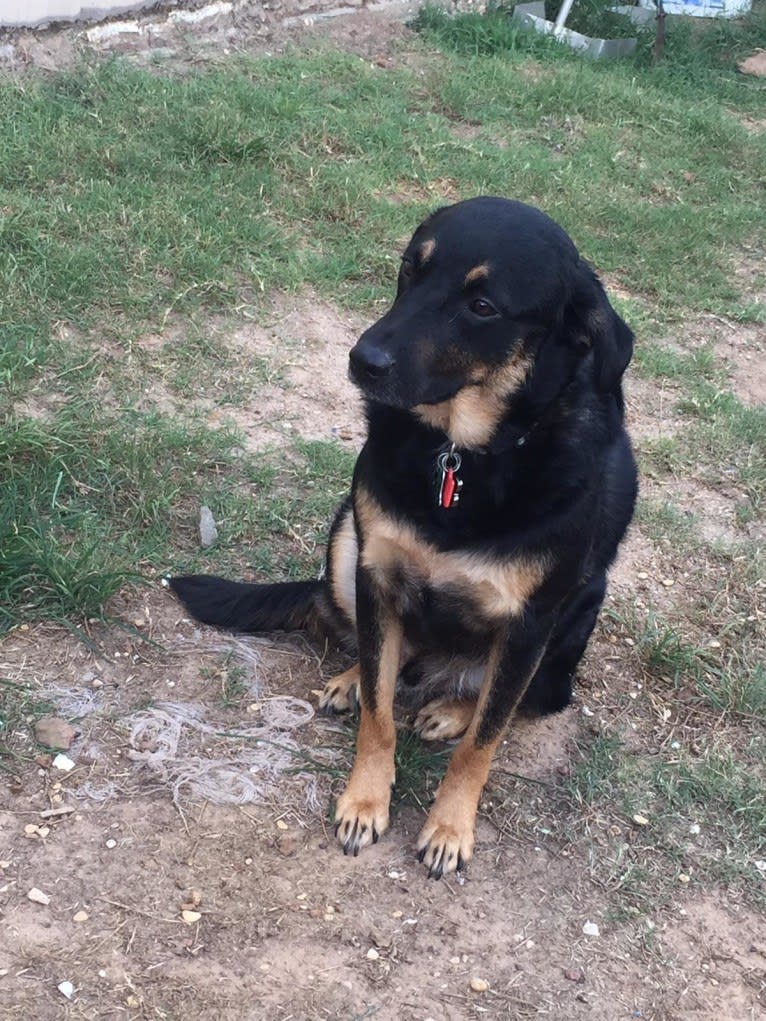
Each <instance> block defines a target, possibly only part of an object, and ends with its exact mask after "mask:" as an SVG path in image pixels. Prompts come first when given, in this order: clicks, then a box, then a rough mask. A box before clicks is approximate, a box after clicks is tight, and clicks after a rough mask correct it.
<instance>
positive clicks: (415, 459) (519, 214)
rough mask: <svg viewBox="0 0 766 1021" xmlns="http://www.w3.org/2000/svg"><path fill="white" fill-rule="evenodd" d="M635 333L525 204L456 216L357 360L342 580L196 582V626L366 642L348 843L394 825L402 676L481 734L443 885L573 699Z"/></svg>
mask: <svg viewBox="0 0 766 1021" xmlns="http://www.w3.org/2000/svg"><path fill="white" fill-rule="evenodd" d="M632 343H633V335H632V333H631V331H630V330H629V329H628V327H627V326H626V325H625V323H624V322H623V321H622V319H621V318H620V317H619V316H618V315H617V314H616V312H615V311H614V310H613V309H612V307H611V305H610V304H609V302H608V300H607V298H606V295H605V293H604V290H603V288H602V286H601V284H600V282H599V280H598V278H597V277H596V275H595V274H594V272H593V270H592V269H591V268H590V266H589V265H588V264H587V263H586V262H584V261H583V260H582V259H581V258H580V257H579V255H578V253H577V251H576V249H575V247H574V245H573V243H572V241H571V240H570V238H569V237H568V236H567V234H566V233H565V232H564V231H563V230H562V229H561V228H560V227H559V226H557V224H555V223H554V222H553V221H552V220H551V219H549V218H548V217H547V216H545V215H544V214H543V213H541V212H539V211H538V210H536V209H533V208H531V207H530V206H526V205H523V204H522V203H519V202H511V201H507V200H505V199H500V198H476V199H471V200H469V201H466V202H460V203H458V204H457V205H454V206H450V207H447V208H443V209H439V210H438V211H437V212H436V213H434V214H433V215H432V216H430V217H429V218H428V219H427V220H426V221H425V222H424V223H423V224H421V226H420V227H419V228H418V229H417V231H416V232H415V235H414V237H413V238H412V240H411V241H410V243H409V245H408V246H407V249H406V251H405V253H404V256H403V258H402V263H401V269H400V272H399V282H398V288H397V294H396V300H395V302H394V304H393V306H392V308H391V309H390V311H389V312H387V313H386V315H384V316H383V318H382V319H381V320H380V321H379V322H377V323H375V325H374V326H372V327H371V328H370V329H369V330H367V332H366V333H364V334H363V335H362V337H361V338H360V340H359V341H358V343H357V344H356V345H355V347H354V348H353V349H352V351H351V355H350V372H351V376H352V378H353V380H354V382H355V383H357V384H358V386H359V388H360V390H361V392H362V394H363V396H364V401H365V406H366V412H367V419H368V423H369V432H368V437H367V441H366V443H365V445H364V447H363V449H362V452H361V454H360V455H359V459H358V461H357V464H356V469H355V472H354V479H353V485H352V490H351V495H350V497H349V499H348V500H347V501H346V502H345V503H344V504H343V505H342V506H341V508H340V509H339V511H338V514H337V516H336V519H335V522H334V525H333V527H332V531H331V534H330V541H329V547H328V553H327V572H326V576H325V578H324V579H323V580H319V581H306V582H294V583H285V584H275V585H249V584H240V583H234V582H228V581H224V580H222V579H218V578H212V577H194V576H191V577H178V578H174V579H172V581H171V585H172V588H173V589H174V591H175V592H176V593H177V595H178V596H179V598H180V599H181V601H182V602H183V603H184V604H185V606H186V607H187V608H188V610H189V611H190V612H191V613H192V614H193V615H194V616H195V617H197V618H198V619H200V620H202V621H205V622H207V623H210V624H216V625H219V626H222V627H228V628H234V629H237V630H241V631H270V630H274V629H293V628H295V629H297V628H312V629H314V630H318V631H320V632H322V631H323V632H324V633H325V634H326V633H328V632H330V633H332V634H333V635H335V636H337V637H339V638H345V639H347V640H351V641H353V642H354V644H355V646H356V648H358V658H359V663H358V666H356V667H354V668H353V669H351V670H349V671H347V672H346V673H345V674H342V675H341V676H340V677H338V678H335V679H334V680H333V681H330V682H329V684H328V685H327V687H326V689H325V692H324V695H323V698H322V700H321V701H322V704H324V705H325V706H328V707H330V708H334V709H343V708H347V707H348V706H349V703H350V701H351V700H352V698H353V694H354V691H355V689H356V688H357V687H358V689H359V698H360V702H361V721H360V726H359V733H358V739H357V750H356V760H355V762H354V767H353V770H352V773H351V777H350V779H349V781H348V785H347V787H346V789H345V791H344V793H343V794H342V795H341V796H340V798H339V799H338V803H337V806H336V821H337V828H336V832H337V835H338V839H339V841H340V843H341V844H342V846H343V849H344V851H346V852H347V853H353V854H357V853H358V852H359V850H360V849H361V848H362V847H364V846H365V845H367V844H369V843H371V842H374V841H377V839H378V837H379V836H380V834H382V833H383V832H384V831H385V830H386V828H387V827H388V817H389V801H390V795H391V786H392V784H393V783H394V745H395V729H394V720H393V714H392V706H393V701H394V692H395V689H396V687H397V683H398V682H401V683H403V684H412V685H419V686H421V687H422V689H423V690H424V691H425V692H427V693H428V697H429V698H430V699H431V701H429V702H428V703H427V704H426V705H425V707H424V708H423V709H422V710H421V712H420V714H419V716H418V717H417V720H416V724H415V725H416V729H418V730H419V731H420V733H421V734H422V736H423V737H424V738H453V737H458V736H460V735H461V734H462V735H463V737H462V740H461V741H460V743H459V744H458V745H457V747H456V748H455V751H454V753H453V755H452V758H451V761H450V765H449V769H448V770H447V773H446V775H445V777H444V779H443V781H442V783H441V786H440V787H439V791H438V794H437V797H436V801H435V803H434V805H433V807H432V808H431V811H430V813H429V815H428V818H427V820H426V823H425V825H424V827H423V829H422V832H421V834H420V837H419V839H418V851H419V856H420V859H421V860H422V861H424V862H425V864H426V865H427V866H428V868H429V873H430V875H432V876H435V877H439V876H441V875H442V874H444V873H447V872H450V871H453V870H454V869H457V868H460V867H461V865H462V864H463V863H464V862H466V861H467V860H468V859H469V858H470V857H471V854H472V851H473V830H474V821H475V816H476V808H477V804H478V801H479V796H480V794H481V790H482V787H483V785H484V783H485V781H486V779H487V775H488V773H489V769H490V764H491V761H492V755H493V753H494V750H495V748H496V747H497V744H498V742H499V741H500V739H501V737H502V735H503V733H504V731H505V729H506V727H507V725H508V723H509V722H510V720H511V718H512V717H513V715H514V713H515V712H516V710H517V709H519V708H522V709H525V710H529V711H532V712H536V713H550V712H555V711H557V710H559V709H562V708H563V707H564V706H566V705H567V704H568V702H569V700H570V697H571V692H572V680H573V677H574V673H575V668H576V667H577V664H578V662H579V660H580V657H581V656H582V654H583V651H584V649H585V646H586V644H587V641H588V638H589V636H590V633H591V631H592V629H593V626H594V624H595V621H596V617H597V615H598V612H599V609H600V607H601V603H602V600H603V598H604V591H605V587H606V572H607V568H608V567H609V564H610V563H611V561H612V560H613V558H614V556H615V553H616V551H617V546H618V544H619V542H620V540H621V538H622V536H623V534H624V532H625V529H626V528H627V525H628V522H629V521H630V518H631V515H632V512H633V504H634V501H635V494H636V469H635V463H634V460H633V455H632V452H631V447H630V442H629V440H628V437H627V435H626V433H625V430H624V428H623V398H622V389H621V384H620V379H621V377H622V374H623V372H624V370H625V367H626V366H627V364H628V362H629V361H630V357H631V352H632Z"/></svg>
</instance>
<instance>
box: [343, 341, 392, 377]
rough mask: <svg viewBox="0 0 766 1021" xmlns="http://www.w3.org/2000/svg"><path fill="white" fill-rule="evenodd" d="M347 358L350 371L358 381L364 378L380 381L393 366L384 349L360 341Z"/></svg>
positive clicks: (389, 356)
mask: <svg viewBox="0 0 766 1021" xmlns="http://www.w3.org/2000/svg"><path fill="white" fill-rule="evenodd" d="M348 357H349V361H350V362H351V371H352V372H353V373H354V375H355V376H356V377H357V378H358V379H361V378H363V377H365V376H371V377H372V378H373V379H380V378H381V377H382V376H385V375H387V374H388V373H389V372H390V371H391V368H392V366H393V364H394V359H393V358H392V357H391V355H390V354H389V352H388V351H386V350H385V349H384V348H381V347H376V346H375V345H373V344H366V343H364V341H361V340H360V341H359V343H358V344H356V345H355V346H354V347H352V348H351V351H350V352H349V356H348Z"/></svg>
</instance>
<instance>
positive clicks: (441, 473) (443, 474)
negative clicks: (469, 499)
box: [436, 449, 463, 510]
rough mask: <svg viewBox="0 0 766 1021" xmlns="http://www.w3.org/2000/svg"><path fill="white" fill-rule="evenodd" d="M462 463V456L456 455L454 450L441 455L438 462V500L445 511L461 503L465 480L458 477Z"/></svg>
mask: <svg viewBox="0 0 766 1021" xmlns="http://www.w3.org/2000/svg"><path fill="white" fill-rule="evenodd" d="M460 463H461V461H460V454H457V453H455V451H454V449H451V450H449V451H448V452H446V453H444V454H440V455H439V457H438V458H437V461H436V464H437V467H438V471H437V475H436V483H437V494H436V498H437V502H438V504H439V506H440V507H444V509H445V510H449V509H450V507H454V506H455V504H456V503H459V502H460V490H461V489H462V488H463V480H462V479H461V478H460V477H459V476H458V471H459V470H460Z"/></svg>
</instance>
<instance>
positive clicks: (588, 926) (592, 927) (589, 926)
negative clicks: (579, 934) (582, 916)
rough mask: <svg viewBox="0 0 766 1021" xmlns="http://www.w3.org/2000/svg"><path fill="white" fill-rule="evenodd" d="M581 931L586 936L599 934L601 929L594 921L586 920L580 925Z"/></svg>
mask: <svg viewBox="0 0 766 1021" xmlns="http://www.w3.org/2000/svg"><path fill="white" fill-rule="evenodd" d="M582 931H583V933H584V934H585V935H586V936H600V935H601V930H600V929H599V927H598V926H597V925H596V923H595V922H586V923H585V925H584V926H583V927H582Z"/></svg>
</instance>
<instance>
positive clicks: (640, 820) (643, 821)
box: [633, 813, 649, 826]
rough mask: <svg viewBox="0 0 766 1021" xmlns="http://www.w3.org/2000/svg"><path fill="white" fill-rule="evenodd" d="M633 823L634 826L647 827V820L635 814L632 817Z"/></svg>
mask: <svg viewBox="0 0 766 1021" xmlns="http://www.w3.org/2000/svg"><path fill="white" fill-rule="evenodd" d="M633 822H634V823H635V824H636V826H648V825H649V820H648V819H647V818H646V816H645V815H639V814H638V813H636V814H635V815H634V816H633Z"/></svg>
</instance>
